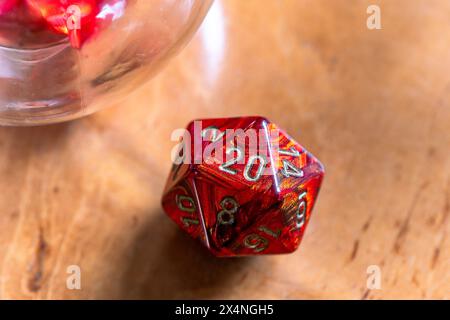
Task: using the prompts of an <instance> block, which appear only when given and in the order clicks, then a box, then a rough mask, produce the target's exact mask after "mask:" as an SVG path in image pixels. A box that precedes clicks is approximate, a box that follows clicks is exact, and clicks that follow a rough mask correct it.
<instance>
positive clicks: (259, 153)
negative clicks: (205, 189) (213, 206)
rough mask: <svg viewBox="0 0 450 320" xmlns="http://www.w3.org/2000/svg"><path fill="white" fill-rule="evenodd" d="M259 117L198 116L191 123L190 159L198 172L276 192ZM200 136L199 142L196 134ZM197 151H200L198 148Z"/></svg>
mask: <svg viewBox="0 0 450 320" xmlns="http://www.w3.org/2000/svg"><path fill="white" fill-rule="evenodd" d="M266 121H267V120H266V119H264V118H262V117H243V118H226V119H206V120H201V123H200V125H199V126H198V127H199V128H197V129H196V128H194V124H193V123H191V124H190V125H189V126H188V130H189V132H190V134H191V136H193V137H194V139H192V141H191V149H192V150H197V152H195V153H194V152H193V156H192V163H193V164H194V166H195V167H196V170H197V171H198V173H199V175H200V176H202V177H204V178H206V179H207V180H210V181H214V182H215V183H216V184H218V185H220V186H224V187H226V188H230V189H237V190H251V191H252V192H254V193H255V194H256V193H260V192H263V193H267V192H270V193H271V196H274V195H275V192H276V189H275V188H274V187H275V186H274V180H273V177H272V174H271V161H270V149H269V145H268V139H267V136H266V131H265V128H264V126H263V124H264V123H265V122H266ZM199 136H200V137H202V138H203V139H202V142H201V143H199V142H198V141H195V140H196V139H195V137H199ZM198 151H200V152H198Z"/></svg>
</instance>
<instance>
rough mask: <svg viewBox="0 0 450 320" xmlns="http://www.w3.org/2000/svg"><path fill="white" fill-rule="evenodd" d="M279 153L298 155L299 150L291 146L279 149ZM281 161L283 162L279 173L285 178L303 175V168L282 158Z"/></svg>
mask: <svg viewBox="0 0 450 320" xmlns="http://www.w3.org/2000/svg"><path fill="white" fill-rule="evenodd" d="M279 154H280V155H285V156H291V157H300V152H299V151H298V150H297V149H295V148H294V147H291V148H290V149H289V150H280V151H279ZM282 163H283V168H282V169H281V173H282V174H283V175H284V176H285V177H286V178H289V177H297V178H301V177H303V176H304V172H303V170H302V169H300V168H297V167H296V166H294V165H293V164H292V163H290V162H289V161H287V160H285V159H283V160H282Z"/></svg>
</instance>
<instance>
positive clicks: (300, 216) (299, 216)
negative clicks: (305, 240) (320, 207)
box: [294, 191, 307, 230]
mask: <svg viewBox="0 0 450 320" xmlns="http://www.w3.org/2000/svg"><path fill="white" fill-rule="evenodd" d="M306 195H307V193H306V191H304V192H302V193H301V194H300V195H299V196H298V200H299V201H300V202H299V204H298V207H297V211H296V216H295V218H296V223H295V228H294V230H298V229H300V228H301V227H303V225H304V224H305V220H306V209H307V203H306Z"/></svg>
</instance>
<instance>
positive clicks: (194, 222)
mask: <svg viewBox="0 0 450 320" xmlns="http://www.w3.org/2000/svg"><path fill="white" fill-rule="evenodd" d="M162 207H163V208H164V211H165V212H166V213H167V215H168V216H169V217H170V218H171V219H172V220H173V221H174V222H175V223H176V224H177V225H178V226H179V227H180V228H181V229H183V230H184V231H185V232H187V233H188V234H189V235H190V236H191V237H192V238H194V239H198V240H200V241H201V242H202V243H203V244H204V245H205V246H206V247H209V242H208V238H207V236H206V232H205V228H204V221H203V215H202V208H201V203H200V202H199V201H198V197H197V191H196V186H195V182H194V180H193V178H192V176H191V175H190V174H189V173H186V174H184V175H182V176H181V177H180V178H179V180H178V181H177V182H176V183H172V182H171V181H170V182H168V187H167V188H166V190H165V192H164V195H163V199H162Z"/></svg>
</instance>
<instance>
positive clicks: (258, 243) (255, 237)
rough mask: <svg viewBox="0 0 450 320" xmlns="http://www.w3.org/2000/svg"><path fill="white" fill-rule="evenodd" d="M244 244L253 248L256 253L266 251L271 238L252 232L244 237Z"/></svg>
mask: <svg viewBox="0 0 450 320" xmlns="http://www.w3.org/2000/svg"><path fill="white" fill-rule="evenodd" d="M244 246H245V247H246V248H248V249H253V251H254V252H255V253H259V252H261V251H264V250H265V249H267V247H268V246H269V240H267V239H266V238H264V237H262V236H260V235H259V234H256V233H251V234H249V235H248V236H246V237H245V238H244Z"/></svg>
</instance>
